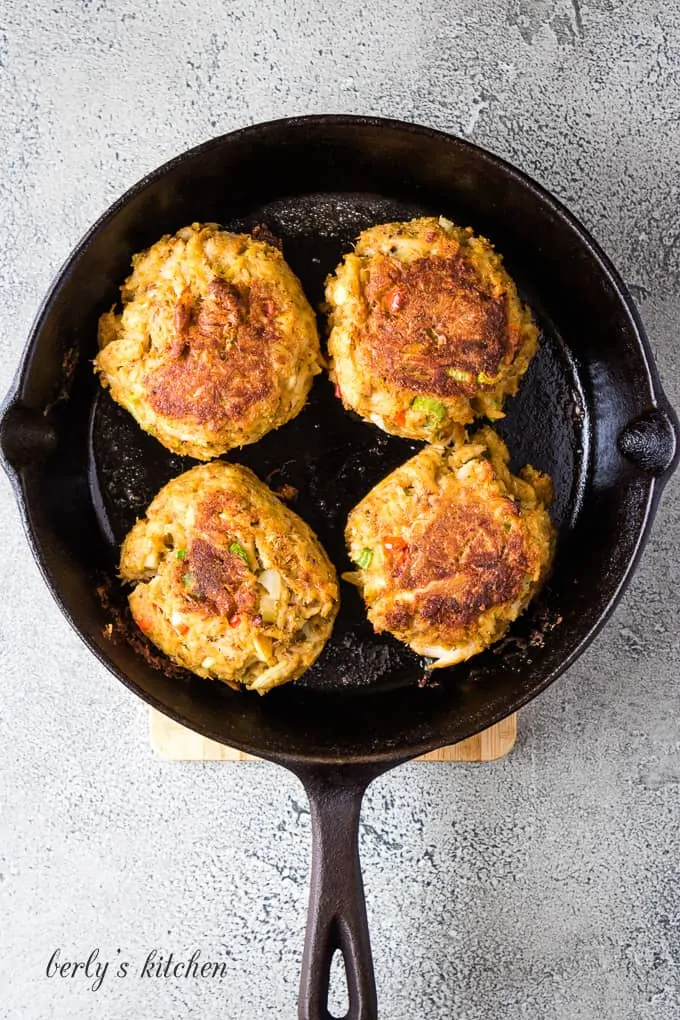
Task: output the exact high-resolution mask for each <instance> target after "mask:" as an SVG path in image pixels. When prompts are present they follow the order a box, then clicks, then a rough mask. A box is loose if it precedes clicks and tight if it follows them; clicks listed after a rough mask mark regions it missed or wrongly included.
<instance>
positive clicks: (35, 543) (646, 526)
mask: <svg viewBox="0 0 680 1020" xmlns="http://www.w3.org/2000/svg"><path fill="white" fill-rule="evenodd" d="M324 125H328V126H341V127H347V128H352V127H368V128H373V129H374V130H378V131H379V130H383V129H392V130H398V131H400V132H402V133H404V134H411V135H413V136H420V137H427V138H430V139H432V140H435V141H438V142H439V143H440V144H447V145H449V146H453V147H454V148H457V149H459V150H462V151H464V152H465V151H467V152H470V153H472V154H474V155H475V156H476V158H477V160H478V161H480V162H482V163H487V164H488V165H490V166H493V167H495V168H496V169H497V170H500V171H501V173H502V174H503V176H504V177H505V178H506V179H509V180H510V181H514V182H517V183H518V184H520V185H522V186H523V187H524V188H526V189H528V191H529V192H531V194H532V195H533V196H534V197H535V198H536V199H537V200H538V201H539V202H540V203H541V204H542V205H543V206H547V207H548V208H549V209H550V210H551V211H552V212H553V213H554V214H555V215H556V217H557V218H558V219H560V220H561V221H562V222H564V223H565V224H566V226H567V227H568V228H569V229H570V231H571V232H572V234H574V235H576V238H577V240H578V242H579V243H580V245H581V247H582V248H585V250H586V251H587V252H588V253H589V255H590V256H591V257H592V258H593V259H594V260H595V262H596V263H597V266H598V269H599V271H600V272H601V274H602V275H603V277H604V278H605V279H606V281H607V282H608V283H609V285H610V286H611V288H612V291H613V292H614V295H615V297H616V299H617V302H618V304H619V306H620V307H621V309H622V311H624V312H625V315H626V317H627V319H628V321H629V322H630V325H631V328H632V333H633V335H634V337H635V340H636V342H637V348H638V351H639V354H640V356H641V361H642V366H644V371H645V376H646V378H645V383H646V386H645V389H646V392H648V393H649V397H650V405H651V408H659V409H661V410H662V411H663V412H665V413H666V414H667V415H670V417H671V421H672V422H673V420H674V415H673V412H672V410H671V409H670V405H669V404H668V401H667V399H666V397H665V394H664V392H663V390H662V388H661V384H660V379H659V374H658V370H657V368H656V364H655V362H654V359H653V355H652V352H651V348H650V345H649V341H648V338H647V335H646V332H645V329H644V326H643V324H642V321H641V318H640V315H639V313H638V311H637V308H636V306H635V304H634V301H633V298H632V295H631V294H630V292H629V290H628V288H627V287H626V285H625V283H624V282H623V279H622V278H621V276H620V274H619V273H618V271H617V270H616V268H615V266H614V265H613V263H612V262H611V260H610V259H609V257H608V256H607V255H606V253H605V252H604V250H603V249H602V248H601V247H600V245H599V244H598V242H597V241H595V240H594V238H593V237H592V236H591V235H590V233H589V232H588V231H587V230H586V228H585V227H584V226H583V224H582V223H581V222H580V221H579V220H578V219H577V218H576V217H575V216H574V215H573V214H572V213H571V212H570V210H569V209H568V208H567V207H566V206H565V205H563V204H562V202H560V201H559V200H558V199H556V198H555V197H554V196H553V195H552V194H551V193H550V192H548V191H547V190H546V189H545V188H544V187H543V186H542V185H541V184H539V183H538V182H536V181H534V180H533V179H532V178H531V177H529V176H528V175H527V174H525V173H524V172H523V171H521V170H519V169H517V168H516V167H514V166H513V165H512V164H510V163H508V162H507V161H506V160H504V159H503V158H502V157H500V156H497V155H496V154H494V153H492V152H490V151H489V150H487V149H484V148H483V147H481V146H479V145H476V144H475V143H473V142H470V141H469V140H467V139H463V138H459V137H458V136H456V135H454V134H450V133H448V132H446V131H442V130H439V129H436V128H430V127H427V126H424V125H420V124H417V123H413V122H410V121H402V120H399V119H396V118H383V117H372V116H371V117H368V116H359V115H348V114H309V115H304V116H296V117H286V118H278V119H274V120H269V121H264V122H261V123H257V124H252V125H248V126H246V127H243V128H238V129H236V130H234V131H230V132H226V133H224V134H222V135H219V136H216V137H214V138H211V139H208V140H206V141H204V142H201V143H199V144H198V145H196V146H193V147H191V148H190V149H187V150H185V151H184V152H182V153H179V154H178V155H176V156H173V157H172V158H171V159H169V160H167V161H166V162H165V163H163V164H161V165H160V166H159V167H157V168H155V169H154V170H152V171H150V172H149V173H147V174H145V175H144V176H143V177H141V178H140V179H139V180H138V181H137V182H136V183H134V184H133V185H132V186H131V187H130V188H128V189H127V190H126V191H125V192H124V193H123V194H122V195H121V196H120V197H119V198H118V199H116V200H115V201H114V202H113V203H112V204H111V205H110V206H109V207H108V208H107V209H106V210H105V211H104V212H103V213H102V214H101V215H100V216H99V217H98V218H97V220H96V221H95V222H94V223H93V224H92V226H91V227H90V228H89V229H88V230H87V231H86V233H85V234H84V235H83V236H82V238H81V239H80V240H79V241H78V242H77V244H76V245H75V246H74V248H73V249H72V250H71V252H70V254H69V255H68V257H67V258H66V260H65V261H64V262H63V264H62V265H61V267H60V268H59V270H58V272H57V274H56V275H55V277H54V279H53V281H52V283H51V285H50V287H49V288H48V290H47V292H46V294H45V296H44V298H43V299H42V301H41V303H40V306H39V308H38V311H37V313H36V316H35V319H34V321H33V324H32V326H31V328H30V331H29V334H28V339H27V342H26V345H25V347H24V351H23V353H22V356H21V360H20V363H19V367H18V370H17V373H16V375H15V378H14V380H13V383H12V385H11V387H10V390H9V392H8V394H7V396H6V397H5V400H4V401H3V402H2V406H1V407H0V423H1V422H2V420H3V419H4V417H5V416H6V415H7V413H8V412H9V411H11V409H12V407H13V406H14V405H15V404H17V403H21V402H22V399H23V397H24V396H25V391H26V388H27V385H28V377H29V375H30V372H31V369H32V367H33V363H34V360H35V353H36V352H35V347H36V345H37V342H38V337H39V334H40V332H41V330H42V328H43V325H44V323H45V321H46V319H47V317H48V315H49V314H50V311H51V306H52V304H53V302H54V300H55V298H56V297H57V295H58V294H59V292H60V290H61V288H62V286H64V285H65V283H66V282H67V277H68V275H69V273H70V271H71V269H72V267H73V266H74V265H75V264H76V263H77V261H78V260H79V259H80V258H81V257H82V255H83V254H84V253H85V252H86V251H87V249H88V247H89V245H90V243H91V242H92V240H93V239H94V237H95V236H96V235H97V234H98V233H99V232H100V231H101V230H102V229H103V228H104V227H105V226H107V225H108V223H109V222H110V221H111V220H113V219H114V218H115V216H116V215H117V214H118V212H119V211H120V210H121V209H122V208H124V207H125V205H126V204H128V203H129V202H130V201H131V200H132V199H133V198H135V197H136V196H137V195H139V194H140V193H141V192H143V191H144V189H145V188H147V187H148V186H149V185H150V184H153V183H155V182H156V181H158V180H159V179H161V178H162V177H163V176H165V175H166V174H168V173H169V172H171V171H172V170H173V169H174V168H175V167H177V166H179V165H181V164H182V163H184V162H186V161H187V160H191V159H194V158H197V157H200V156H203V155H205V154H207V153H209V152H210V151H211V150H213V149H219V148H221V147H222V146H224V145H225V144H227V145H228V144H233V143H234V142H237V141H241V140H243V139H245V140H247V138H248V136H249V135H253V136H254V137H258V136H259V137H261V136H262V135H266V133H267V132H268V131H272V130H275V131H284V132H285V131H286V130H290V131H299V130H300V129H305V128H306V127H308V126H314V127H320V128H323V126H324ZM642 366H641V367H642ZM0 459H2V462H3V466H4V467H5V470H6V472H7V474H8V476H9V479H10V482H11V484H12V488H13V490H14V494H15V497H16V500H17V503H18V507H19V512H20V517H21V520H22V525H23V528H24V532H25V534H26V537H27V539H28V543H29V546H30V548H31V552H32V554H33V557H34V559H35V561H36V563H37V565H38V568H39V570H40V574H41V576H42V578H43V580H44V581H45V583H46V585H47V587H48V589H49V591H50V592H51V594H52V597H53V598H54V600H55V602H56V603H57V605H58V607H59V609H60V610H61V612H62V614H63V615H64V616H65V617H66V619H67V620H68V622H69V624H70V625H71V627H72V628H73V629H74V631H75V632H76V634H77V635H78V636H79V638H80V639H81V640H82V641H83V642H84V643H85V645H86V646H87V647H88V648H89V650H90V651H91V652H92V653H94V655H95V656H96V657H97V659H98V660H99V662H101V663H102V665H104V666H105V667H106V668H107V669H108V670H109V672H111V673H112V674H113V675H114V676H115V677H116V678H117V679H118V680H120V681H121V682H122V683H123V684H124V685H125V686H126V687H127V688H128V689H129V690H131V691H132V692H133V693H134V694H136V695H137V696H138V697H140V698H141V699H142V700H143V701H144V702H146V703H147V704H149V705H151V706H152V707H154V708H156V709H157V710H158V711H161V712H162V713H164V714H165V715H167V716H169V717H170V718H172V719H174V720H175V721H176V722H178V723H180V724H182V725H184V726H187V727H188V728H190V729H194V730H196V731H197V732H201V733H203V735H205V736H208V737H211V738H212V739H215V740H218V741H221V742H223V738H221V736H220V734H219V733H218V732H217V731H216V730H214V729H213V730H211V729H210V727H203V726H201V727H200V729H197V728H196V726H195V725H194V724H193V723H191V722H189V721H188V720H187V718H186V717H185V716H183V715H182V713H181V712H180V711H174V710H170V709H169V708H168V706H167V705H166V704H165V703H164V702H163V701H162V700H161V699H158V698H156V697H155V696H153V695H152V694H150V693H149V692H147V691H146V690H144V689H143V688H142V687H140V686H139V685H138V684H137V683H136V682H135V681H134V680H132V679H131V678H130V677H129V676H127V675H126V674H125V673H124V672H123V671H122V670H121V669H119V668H118V666H116V665H115V664H114V663H113V662H112V661H111V660H110V659H109V658H108V656H107V655H106V654H105V652H104V650H103V649H102V648H101V647H100V646H99V645H98V644H96V643H95V641H94V640H93V639H92V638H91V637H90V636H89V635H88V634H87V633H85V631H84V630H83V629H81V626H80V624H79V623H78V622H77V621H76V619H75V618H74V615H73V614H72V613H71V611H70V610H69V609H68V608H67V607H66V605H65V604H64V601H63V598H62V595H61V593H60V590H59V587H58V585H57V583H56V582H55V580H54V579H53V577H52V576H51V575H50V572H49V570H48V568H47V565H46V563H45V562H44V557H43V551H42V549H41V546H40V541H39V539H38V535H37V531H36V528H35V526H34V522H33V519H32V518H33V515H32V513H31V508H30V498H29V496H28V493H27V491H26V490H27V485H26V480H25V477H24V472H25V467H29V466H30V465H26V466H22V467H19V468H15V467H14V466H12V465H10V464H9V463H8V462H7V461H6V460H5V459H4V458H0ZM676 459H677V455H676ZM674 462H675V460H674V461H673V462H672V463H671V465H670V466H669V467H668V468H667V470H666V471H665V472H664V474H663V475H660V476H656V477H655V476H653V475H652V474H646V475H645V486H644V489H643V491H642V492H641V493H640V501H639V504H638V505H639V506H640V509H641V511H642V513H641V518H640V524H639V530H638V533H637V536H636V539H635V544H634V547H633V549H632V552H631V553H630V555H629V557H628V559H627V562H626V564H625V568H624V569H623V571H622V573H621V574H620V576H619V578H618V580H617V582H616V585H615V587H614V589H613V591H611V592H610V593H609V595H608V598H607V604H606V606H605V607H604V609H603V610H602V611H601V613H600V615H599V616H598V618H597V619H596V620H595V622H594V623H593V624H592V626H591V627H590V628H589V629H588V630H587V631H586V632H585V634H583V635H582V637H581V638H580V640H579V641H578V642H577V644H576V645H575V646H574V647H573V648H572V649H571V651H570V652H569V654H568V655H566V656H565V657H564V658H563V659H562V660H561V661H560V662H559V664H558V665H557V666H555V667H554V668H553V669H552V670H551V671H549V672H548V673H547V675H546V676H545V678H544V679H543V680H542V681H541V682H540V683H537V684H534V685H532V686H531V688H530V689H529V690H526V691H524V692H523V693H521V694H520V695H518V696H517V697H515V698H514V699H513V700H512V701H511V703H510V704H509V705H508V703H507V701H505V700H503V699H499V700H502V701H503V703H502V706H501V707H497V708H495V709H493V710H491V711H489V712H488V713H485V716H484V720H483V722H482V723H481V724H479V725H478V724H476V723H474V722H473V721H472V720H471V721H470V725H469V727H463V730H462V731H461V732H462V735H458V734H457V736H456V739H464V738H465V737H466V736H472V735H473V734H475V733H478V732H480V730H482V729H486V728H487V727H488V726H491V725H494V724H495V723H497V722H499V721H500V720H501V719H503V718H505V717H507V716H508V715H510V714H512V713H513V712H515V711H517V710H518V709H520V708H521V707H523V706H524V705H525V704H527V703H528V702H529V701H531V700H532V699H533V698H534V697H536V696H537V695H539V694H541V693H542V692H543V691H544V690H545V689H546V688H547V687H548V686H550V684H552V683H553V682H554V681H555V680H557V678H558V677H559V676H561V674H562V673H564V672H565V671H566V670H567V669H568V668H569V667H570V666H571V665H572V664H573V663H574V662H575V660H576V659H577V658H578V657H579V656H580V655H581V654H582V653H583V652H584V651H585V649H586V648H587V647H588V646H589V645H590V644H591V643H592V641H593V640H594V638H595V637H596V636H597V634H598V633H599V632H600V630H601V629H602V628H603V627H604V625H605V624H606V622H607V621H608V619H609V617H610V616H611V614H612V612H613V610H614V608H615V607H616V605H617V604H618V602H619V601H620V599H621V596H622V595H623V593H624V591H625V589H626V588H627V586H628V584H629V583H630V580H631V578H632V575H633V573H634V572H635V569H636V567H637V564H638V562H639V559H640V556H641V553H642V551H643V549H644V546H645V544H646V542H647V539H648V537H649V532H650V527H651V524H652V520H653V517H654V512H655V509H656V505H657V503H658V499H659V497H660V495H661V491H662V489H663V486H664V484H665V481H666V479H667V478H668V477H669V475H670V473H671V472H672V469H673V466H674ZM529 668H530V667H529ZM492 704H493V702H492ZM435 713H436V709H435ZM468 730H469V732H468ZM448 742H450V741H447V740H446V739H445V738H441V737H439V736H432V737H430V738H429V739H423V740H421V741H418V742H415V743H414V742H411V743H408V744H407V745H404V744H403V741H401V742H399V741H397V744H398V745H399V746H397V747H396V749H395V748H392V749H389V750H380V749H379V750H372V751H367V752H366V753H362V754H354V755H323V754H311V755H306V754H300V753H285V752H279V751H276V752H268V751H267V750H265V751H262V750H261V749H260V748H258V747H254V746H253V745H246V744H239V743H238V742H237V741H233V746H235V747H238V748H239V749H241V750H245V751H250V752H251V753H254V754H257V756H258V757H261V758H268V759H270V760H272V761H276V762H278V763H280V764H287V765H288V767H290V768H293V770H295V767H296V766H301V765H303V763H304V764H309V765H313V764H332V765H340V764H345V763H349V762H352V763H357V764H376V765H379V764H382V765H384V766H388V765H390V764H396V763H398V762H400V761H405V760H407V759H409V758H412V757H416V756H418V755H420V754H424V753H426V752H428V751H432V750H435V749H436V748H437V747H441V746H444V745H445V744H446V743H448Z"/></svg>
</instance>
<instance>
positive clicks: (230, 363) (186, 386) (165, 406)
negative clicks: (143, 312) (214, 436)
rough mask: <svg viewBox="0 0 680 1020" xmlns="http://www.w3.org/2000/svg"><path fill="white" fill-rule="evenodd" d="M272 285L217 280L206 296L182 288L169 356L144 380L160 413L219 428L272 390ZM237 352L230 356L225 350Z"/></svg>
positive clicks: (277, 340) (277, 338) (274, 339)
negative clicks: (202, 296)
mask: <svg viewBox="0 0 680 1020" xmlns="http://www.w3.org/2000/svg"><path fill="white" fill-rule="evenodd" d="M274 309H275V302H274V297H273V293H272V291H271V288H268V287H264V286H262V285H261V284H259V283H257V282H255V283H253V284H251V286H250V287H249V288H248V289H247V290H246V288H244V287H240V288H237V287H235V286H233V285H232V284H230V283H228V282H227V281H226V280H221V279H218V278H216V279H214V280H212V281H211V283H210V285H209V287H208V294H207V295H206V297H205V298H204V299H201V298H198V299H196V300H195V299H193V298H192V296H191V292H190V291H189V289H188V288H186V289H185V290H184V291H183V292H182V294H181V296H180V298H179V300H178V302H177V305H176V307H175V330H176V332H175V337H174V340H173V342H172V345H171V346H170V348H169V350H168V356H169V357H168V360H167V361H166V362H165V363H163V364H162V365H161V366H160V367H159V368H157V369H155V370H154V371H152V372H149V373H148V374H147V375H146V376H145V379H144V382H145V386H146V390H147V393H148V399H149V403H150V404H151V407H152V408H153V410H154V411H156V413H157V414H159V415H163V416H165V417H169V418H192V419H193V420H194V421H196V422H197V423H199V424H201V425H203V424H206V423H210V424H211V427H212V429H213V430H214V431H216V432H219V433H223V432H225V431H227V430H228V429H229V426H230V423H231V422H232V421H233V420H234V419H237V420H238V419H243V418H245V417H246V416H247V415H248V414H249V413H250V411H251V408H253V407H254V406H256V405H258V404H261V403H262V402H263V401H265V400H266V399H267V398H269V397H270V395H271V394H272V393H273V390H274V377H273V376H274V374H273V371H272V364H271V360H270V358H269V351H270V350H271V349H272V347H273V346H274V345H275V344H276V343H280V342H281V341H282V337H281V335H280V333H279V331H278V330H277V328H276V325H275V319H274V318H273V316H274ZM232 349H233V350H234V352H238V356H237V357H234V356H231V357H230V356H229V352H230V350H232Z"/></svg>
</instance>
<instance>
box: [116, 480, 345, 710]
mask: <svg viewBox="0 0 680 1020" xmlns="http://www.w3.org/2000/svg"><path fill="white" fill-rule="evenodd" d="M120 572H121V576H122V577H123V579H124V580H126V581H130V582H132V583H134V584H135V588H134V590H133V591H132V593H131V595H130V598H129V602H130V608H131V611H132V615H133V618H134V620H135V622H136V623H137V624H138V626H139V627H140V629H141V630H142V631H143V632H144V633H145V634H146V635H147V636H148V637H149V638H150V640H151V641H153V642H154V644H156V645H157V646H158V647H159V648H160V649H161V650H162V651H164V652H165V653H166V655H168V656H169V657H170V658H171V659H172V660H173V661H174V662H176V663H178V664H179V665H182V666H185V667H186V668H188V669H191V670H193V671H194V672H196V673H198V674H199V675H201V676H212V677H216V678H218V679H221V680H224V681H226V682H231V683H234V682H236V683H241V684H243V685H245V686H246V687H249V688H251V689H253V690H257V691H259V692H260V693H264V692H265V691H266V690H269V689H270V688H271V687H274V686H277V685H278V684H281V683H285V682H286V681H287V680H291V679H294V678H296V677H298V676H300V675H301V674H302V673H303V672H304V671H305V669H307V668H308V667H309V666H310V665H311V664H312V662H313V661H314V660H315V659H316V658H317V656H318V655H319V654H320V652H321V650H322V648H323V645H324V644H325V642H326V640H327V638H328V636H329V635H330V632H331V629H332V626H333V620H334V618H335V614H336V612H337V608H338V588H337V579H336V576H335V571H334V569H333V567H332V565H331V563H330V562H329V560H328V557H327V556H326V554H325V552H324V550H323V549H322V547H321V545H320V544H319V542H318V539H317V538H316V536H315V535H314V533H313V532H312V531H311V530H310V528H308V526H307V525H306V524H305V523H304V521H302V520H301V519H300V518H299V517H298V516H297V515H296V514H294V513H293V512H292V511H291V510H289V509H288V508H287V507H285V506H284V505H283V504H282V503H280V502H279V500H278V499H276V497H275V496H274V495H273V493H271V492H270V491H269V489H267V487H266V486H265V485H264V484H263V483H262V482H260V481H259V480H258V479H257V478H256V477H255V475H253V473H252V472H251V471H249V470H248V469H247V468H244V467H240V466H238V465H234V464H225V463H222V462H220V461H213V462H212V463H211V464H205V465H202V466H201V467H198V468H194V469H192V470H191V471H187V472H185V473H184V474H183V475H180V476H179V477H178V478H175V479H173V480H172V481H171V482H169V483H168V484H167V485H166V486H165V487H164V488H163V489H162V490H161V491H160V492H159V493H158V495H157V496H156V498H155V499H154V500H153V502H152V503H151V505H150V507H149V509H148V510H147V514H146V517H145V518H144V519H143V520H141V521H138V522H137V524H136V525H135V527H134V528H133V529H132V531H131V532H130V534H129V535H128V536H127V538H126V539H125V542H124V543H123V547H122V550H121V562H120Z"/></svg>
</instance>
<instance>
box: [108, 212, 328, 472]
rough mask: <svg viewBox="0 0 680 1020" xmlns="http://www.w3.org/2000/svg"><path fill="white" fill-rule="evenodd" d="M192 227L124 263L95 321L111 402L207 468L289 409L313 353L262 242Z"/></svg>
mask: <svg viewBox="0 0 680 1020" xmlns="http://www.w3.org/2000/svg"><path fill="white" fill-rule="evenodd" d="M259 237H260V238H261V239H256V238H255V237H250V236H248V235H246V234H230V233H228V232H227V231H223V230H220V229H219V228H218V227H216V226H215V225H212V224H208V225H203V226H201V225H200V224H193V226H191V227H185V228H183V229H182V230H180V231H179V232H178V233H177V234H176V235H175V236H174V237H170V236H166V237H164V238H161V240H160V241H158V242H157V243H156V244H155V245H152V247H151V248H149V249H148V251H146V252H143V253H142V254H141V255H138V256H135V259H134V260H133V265H134V270H133V273H132V275H131V276H130V277H129V279H128V280H127V281H126V282H125V284H124V285H123V287H122V288H121V292H122V301H123V311H122V313H121V314H116V313H115V312H113V311H111V312H107V313H105V314H104V315H103V316H102V317H101V320H100V324H99V343H100V352H99V355H98V357H97V359H96V361H95V368H96V370H97V371H98V372H99V373H100V380H101V382H102V384H103V385H104V386H108V387H109V388H110V391H111V395H112V396H113V398H114V400H117V401H118V402H119V403H120V404H122V405H123V406H124V407H126V408H127V409H128V410H129V411H130V413H131V414H133V415H134V417H135V418H136V419H137V421H138V422H139V423H140V425H141V426H142V428H144V429H146V430H147V431H149V432H152V433H153V434H154V435H156V436H157V438H158V439H159V440H160V441H161V442H162V443H164V444H165V445H166V446H167V447H169V449H171V450H173V451H174V452H176V453H181V454H186V455H188V456H193V457H197V458H199V459H201V460H208V459H210V458H211V457H215V456H218V455H220V454H221V453H224V452H226V451H227V450H229V449H232V448H233V447H236V446H242V445H245V444H246V443H253V442H256V441H257V440H258V439H260V438H261V437H262V436H263V435H265V433H267V432H268V431H270V430H271V429H273V428H278V427H279V426H280V425H282V424H284V423H285V422H286V421H289V420H290V419H291V418H293V417H294V416H295V415H296V414H298V412H299V411H300V410H301V408H302V406H303V405H304V402H305V400H306V397H307V393H308V391H309V388H310V386H311V383H312V379H313V377H314V375H315V374H317V373H318V372H319V371H320V366H321V354H320V350H319V342H318V336H317V332H316V322H315V317H314V313H313V312H312V310H311V308H310V307H309V304H308V302H307V300H306V299H305V296H304V294H303V292H302V289H301V287H300V284H299V281H298V280H297V278H296V277H295V276H294V274H293V273H292V272H291V270H290V268H289V267H288V265H287V264H286V262H285V261H284V259H283V256H282V255H281V252H280V251H279V249H278V248H277V247H275V246H273V245H272V244H271V243H269V235H268V233H267V232H266V231H264V230H260V231H259Z"/></svg>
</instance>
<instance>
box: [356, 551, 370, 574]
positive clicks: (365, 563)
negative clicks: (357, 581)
mask: <svg viewBox="0 0 680 1020" xmlns="http://www.w3.org/2000/svg"><path fill="white" fill-rule="evenodd" d="M372 560H373V550H372V549H362V550H361V552H360V553H359V555H358V556H357V558H356V559H355V561H354V562H355V563H356V565H357V566H358V567H361V569H362V570H366V568H367V567H370V565H371V561H372Z"/></svg>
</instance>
